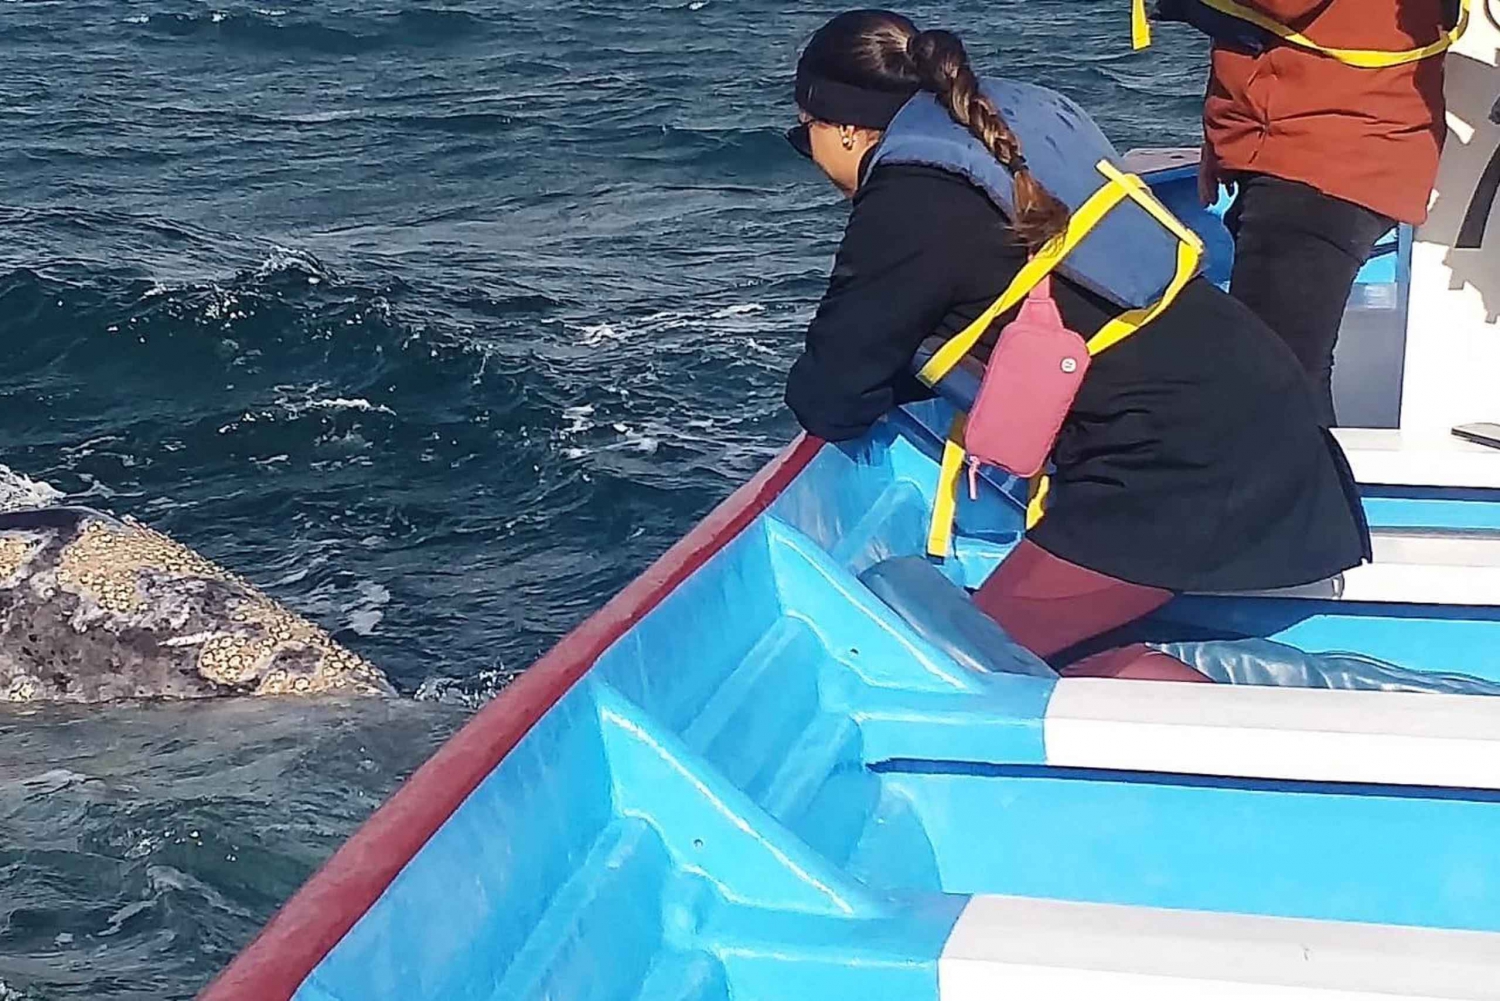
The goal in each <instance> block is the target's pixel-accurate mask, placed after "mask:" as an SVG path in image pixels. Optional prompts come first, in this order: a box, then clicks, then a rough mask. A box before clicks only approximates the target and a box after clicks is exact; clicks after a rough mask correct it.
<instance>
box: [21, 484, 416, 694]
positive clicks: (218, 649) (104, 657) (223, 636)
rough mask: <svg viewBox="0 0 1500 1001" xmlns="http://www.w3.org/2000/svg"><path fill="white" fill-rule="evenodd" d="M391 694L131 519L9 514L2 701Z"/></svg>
mask: <svg viewBox="0 0 1500 1001" xmlns="http://www.w3.org/2000/svg"><path fill="white" fill-rule="evenodd" d="M321 693H344V694H381V695H390V694H394V689H393V688H392V687H391V684H390V682H389V681H388V680H387V679H386V677H385V675H384V674H383V673H382V672H381V671H380V670H379V669H378V668H376V667H375V666H374V665H373V664H371V663H370V662H369V661H367V660H365V659H364V658H362V657H360V656H358V655H356V654H354V653H351V652H350V651H348V650H346V649H345V648H343V647H342V646H340V645H339V644H337V643H335V642H334V641H333V639H332V637H330V636H329V635H328V633H327V632H325V631H324V630H322V629H320V628H318V627H317V626H315V625H313V624H312V623H310V622H308V621H307V620H306V619H303V618H301V617H300V616H297V615H295V614H293V613H292V612H290V611H288V610H287V609H286V608H285V607H283V606H282V605H280V604H279V603H277V602H276V601H274V600H272V599H271V598H268V597H267V596H266V595H265V594H263V593H262V592H261V591H259V590H258V589H256V588H255V587H254V586H253V585H252V584H250V583H249V582H248V581H246V580H244V579H243V578H241V577H239V576H237V575H235V574H232V573H230V572H229V571H227V570H224V569H223V568H222V567H219V566H218V565H217V564H215V563H213V562H212V561H210V560H207V559H205V558H204V557H202V556H200V555H198V554H197V553H195V552H193V551H192V550H191V549H188V548H187V547H186V546H183V545H181V544H180V543H177V542H174V541H173V540H171V539H170V538H168V537H167V536H165V535H163V534H161V533H160V532H157V531H154V530H152V529H150V528H147V527H146V526H145V525H142V524H140V523H139V522H136V521H134V520H131V519H128V518H126V519H120V518H115V517H112V516H110V515H107V514H104V513H102V512H99V511H95V510H92V509H90V508H83V507H47V508H36V509H31V510H21V511H8V512H0V701H4V700H9V701H11V702H105V701H109V700H113V699H130V698H177V699H189V698H212V697H216V696H225V695H295V694H308V695H311V694H321Z"/></svg>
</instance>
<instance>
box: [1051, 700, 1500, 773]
mask: <svg viewBox="0 0 1500 1001" xmlns="http://www.w3.org/2000/svg"><path fill="white" fill-rule="evenodd" d="M1043 740H1044V743H1045V746H1046V761H1047V764H1048V765H1052V766H1057V767H1062V768H1105V769H1113V770H1123V771H1145V772H1174V773H1180V774H1190V775H1217V776H1229V777H1239V778H1252V779H1283V780H1292V781H1307V782H1352V783H1366V782H1373V783H1382V784H1390V785H1414V786H1446V787H1455V788H1470V789H1500V699H1497V698H1492V697H1487V696H1482V695H1438V694H1429V693H1421V694H1415V693H1407V692H1379V691H1337V690H1330V689H1312V688H1270V687H1265V688H1262V687H1253V686H1243V685H1195V684H1190V683H1185V682H1164V681H1121V680H1118V679H1113V678H1109V679H1101V678H1064V679H1062V680H1061V681H1059V682H1058V683H1057V688H1056V690H1055V691H1054V692H1053V695H1052V698H1051V701H1050V702H1049V703H1048V705H1047V713H1046V717H1045V719H1044V721H1043Z"/></svg>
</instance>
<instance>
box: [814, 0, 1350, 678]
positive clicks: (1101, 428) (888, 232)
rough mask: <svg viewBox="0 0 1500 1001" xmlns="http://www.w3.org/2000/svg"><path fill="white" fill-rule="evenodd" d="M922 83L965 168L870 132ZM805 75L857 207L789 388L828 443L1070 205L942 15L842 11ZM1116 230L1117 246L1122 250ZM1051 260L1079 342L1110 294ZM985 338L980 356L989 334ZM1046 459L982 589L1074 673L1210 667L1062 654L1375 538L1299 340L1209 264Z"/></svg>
mask: <svg viewBox="0 0 1500 1001" xmlns="http://www.w3.org/2000/svg"><path fill="white" fill-rule="evenodd" d="M986 86H988V85H986ZM920 91H926V92H929V93H930V94H932V95H934V96H935V98H936V100H937V101H938V102H939V103H940V104H941V106H942V107H943V108H944V109H946V111H947V113H948V115H950V116H951V119H952V120H953V121H954V122H957V123H958V124H960V125H962V126H965V127H966V129H967V132H965V131H964V130H963V129H959V130H955V131H956V132H957V135H958V136H959V141H960V143H962V144H966V145H964V148H963V149H960V150H958V152H957V153H956V154H954V155H956V156H958V157H959V158H960V159H962V158H964V157H971V158H972V157H978V158H983V159H970V160H968V161H967V162H968V163H969V164H970V167H969V168H967V169H961V168H960V167H959V166H958V165H957V163H955V164H942V163H939V162H933V163H924V162H918V163H912V162H891V160H889V159H882V155H881V153H880V150H879V144H880V142H881V140H882V137H883V135H884V134H885V133H886V132H887V131H888V129H889V127H890V125H891V122H892V120H893V119H894V118H895V116H896V114H897V112H898V111H900V110H901V109H902V108H903V106H904V105H906V104H907V102H908V100H909V99H912V98H913V97H914V96H915V95H917V94H918V92H920ZM1027 92H1030V93H1046V94H1050V92H1043V91H1041V90H1040V89H1039V88H1030V90H1029V91H1027ZM796 94H797V104H798V112H799V121H800V123H801V124H799V126H798V127H797V128H795V129H793V130H791V131H790V132H789V133H788V138H789V139H790V140H791V141H792V143H793V145H794V146H796V147H797V148H798V149H799V151H801V152H802V153H803V154H804V155H807V156H810V157H811V158H812V159H813V160H814V161H815V162H816V163H817V164H818V166H819V167H820V168H821V169H822V170H823V171H824V173H826V174H827V175H828V177H829V178H830V179H831V180H832V181H833V182H834V184H835V185H837V186H838V188H839V189H840V190H841V191H843V192H844V193H845V194H846V195H847V196H849V197H850V198H851V199H852V202H853V211H852V214H851V216H850V219H849V223H848V226H847V229H846V231H845V233H844V238H843V242H842V244H841V246H840V248H839V251H838V257H837V260H836V263H835V265H834V269H833V275H832V277H831V279H830V282H829V286H828V290H827V292H826V294H825V295H824V297H823V301H822V303H821V305H820V306H819V308H818V311H817V314H816V316H815V318H814V319H813V322H812V324H811V326H810V328H809V329H808V332H807V342H806V347H805V350H804V351H803V353H802V355H801V357H800V358H798V360H797V362H796V363H795V365H794V366H793V367H792V371H791V374H790V377H789V379H788V384H787V391H786V398H787V402H788V404H789V405H790V406H791V408H792V410H793V411H794V412H795V413H796V415H797V417H798V419H799V420H800V421H801V423H802V425H803V426H804V427H805V428H806V429H807V430H808V431H809V432H811V433H812V434H814V435H817V436H819V437H822V438H826V439H829V440H833V441H841V440H847V439H853V438H858V437H860V436H862V435H864V434H865V433H866V432H867V431H868V430H869V429H870V427H871V425H872V424H873V423H874V422H875V421H876V420H878V419H879V418H880V417H881V416H882V415H883V414H885V413H886V412H888V411H890V410H891V409H893V408H894V407H896V406H898V405H900V404H901V403H903V402H906V401H910V400H913V399H917V398H919V397H921V396H923V395H925V393H926V390H925V389H924V387H923V386H922V384H920V383H919V382H918V381H917V380H916V379H915V378H914V377H913V376H912V375H911V374H910V367H911V363H912V359H913V357H914V355H915V354H916V352H917V349H918V347H919V346H920V345H921V343H922V341H923V340H924V339H925V338H927V337H929V336H931V335H933V334H938V335H941V336H944V337H948V336H952V335H953V334H955V333H956V332H957V331H959V330H961V329H963V328H965V327H967V326H968V325H969V324H970V323H972V322H973V321H974V320H975V319H976V318H977V317H979V316H980V315H981V314H982V313H983V312H984V311H985V310H986V308H987V307H989V306H990V305H991V304H992V303H993V302H995V300H996V299H997V297H998V296H999V295H1000V293H1001V292H1002V291H1003V290H1004V289H1006V287H1007V286H1008V285H1009V284H1010V283H1011V281H1012V279H1014V278H1015V277H1016V275H1017V273H1018V271H1019V270H1020V269H1021V268H1022V266H1023V265H1024V264H1025V263H1026V261H1027V260H1028V257H1029V256H1030V254H1031V252H1032V251H1034V250H1036V249H1038V248H1040V247H1041V246H1042V245H1044V244H1045V243H1046V242H1047V241H1048V240H1049V239H1050V238H1051V237H1053V236H1054V235H1056V234H1057V233H1058V232H1060V231H1061V230H1062V229H1063V228H1064V227H1065V226H1066V224H1067V220H1068V210H1067V208H1066V207H1065V206H1064V205H1063V204H1062V203H1060V202H1059V201H1058V200H1057V199H1056V198H1055V197H1053V195H1052V194H1051V193H1049V191H1048V189H1047V187H1046V186H1045V185H1044V183H1043V179H1041V178H1039V177H1037V176H1034V172H1033V171H1032V170H1030V169H1028V167H1027V162H1026V159H1025V157H1026V155H1027V149H1026V148H1025V143H1024V141H1023V140H1022V138H1020V137H1018V136H1017V134H1016V133H1015V132H1014V131H1013V130H1012V128H1011V127H1010V125H1009V124H1008V123H1007V121H1006V120H1005V118H1003V117H1002V115H1001V114H1000V112H999V111H998V110H997V108H996V107H995V106H994V104H993V103H992V102H991V101H990V100H989V99H988V98H986V97H985V96H984V94H982V93H981V91H980V81H979V80H978V79H977V78H976V76H975V74H974V72H973V70H972V69H971V68H970V66H969V63H968V58H967V55H966V53H965V51H964V47H963V45H962V43H961V42H960V41H959V39H958V38H957V37H956V36H955V35H953V34H951V33H949V32H946V31H922V32H919V31H917V29H916V28H915V27H914V26H913V25H912V23H911V22H910V21H909V20H907V19H906V18H905V17H902V16H900V15H898V14H894V13H891V12H888V11H850V12H847V13H845V14H841V15H839V16H838V17H835V18H834V19H833V20H832V21H830V22H829V23H828V24H826V25H825V26H824V27H823V28H821V29H819V31H818V32H817V33H816V34H815V35H814V36H813V38H812V39H811V41H810V42H809V43H808V45H807V47H806V49H805V50H804V51H803V53H802V55H801V58H800V60H799V61H798V65H797V85H796ZM1052 96H1054V97H1056V95H1052ZM1069 107H1070V108H1073V106H1071V105H1069ZM1070 114H1075V115H1076V114H1080V113H1079V112H1077V111H1076V109H1075V110H1072V111H1070ZM1089 127H1090V128H1092V127H1093V126H1092V123H1089ZM889 131H891V133H892V137H894V135H895V133H896V132H897V131H899V129H889ZM888 138H890V137H888ZM1044 145H1045V144H1044ZM885 148H886V150H887V151H889V149H890V144H889V143H887V145H886V147H885ZM1045 152H1046V151H1045V150H1042V149H1040V148H1038V149H1037V150H1034V151H1033V155H1034V156H1037V157H1040V156H1042V155H1043V154H1044V153H1045ZM990 158H992V160H991V159H990ZM937 159H938V160H941V158H940V157H939V158H937ZM876 160H881V162H879V163H876V162H875V161H876ZM992 161H998V163H999V164H1001V165H1003V166H1004V168H1005V169H1006V171H1007V172H1008V174H1009V176H1010V177H1011V178H1012V179H1013V209H1012V214H1013V216H1014V218H1007V217H1006V216H1005V215H1004V214H1002V212H1001V211H1000V209H999V208H998V207H997V205H996V203H995V201H994V200H992V198H991V197H990V196H988V195H987V194H986V192H985V191H982V190H981V188H980V187H979V186H978V184H977V182H976V181H973V180H971V179H970V178H971V177H975V176H977V174H978V173H979V172H980V171H978V167H980V166H981V165H983V164H990V165H991V166H992V165H993V163H992ZM1079 166H1080V167H1081V169H1084V170H1092V169H1093V168H1094V165H1093V163H1087V164H1082V165H1079ZM1106 249H1107V250H1109V251H1110V254H1109V259H1115V260H1119V259H1122V258H1123V259H1128V258H1129V257H1130V256H1131V255H1132V253H1133V248H1131V247H1120V248H1118V253H1116V252H1115V250H1114V248H1106ZM1094 277H1098V278H1100V281H1099V282H1096V283H1094V287H1093V288H1090V287H1086V284H1087V282H1088V280H1089V279H1091V278H1094ZM1055 278H1056V280H1055V281H1054V286H1053V287H1054V290H1055V296H1056V299H1057V302H1058V305H1059V307H1060V309H1061V313H1062V316H1063V319H1064V320H1065V321H1066V323H1067V325H1068V327H1070V328H1071V329H1073V330H1075V331H1077V332H1079V333H1080V334H1082V335H1084V336H1085V337H1087V336H1089V335H1091V334H1093V333H1094V332H1095V331H1098V330H1099V329H1100V328H1101V327H1103V326H1104V325H1105V324H1106V323H1108V322H1109V321H1111V320H1112V319H1113V318H1115V317H1116V316H1118V315H1119V314H1121V313H1122V311H1123V309H1122V307H1121V306H1119V305H1118V304H1117V303H1116V302H1114V301H1112V300H1111V299H1110V298H1107V297H1106V296H1104V295H1101V294H1099V292H1098V291H1097V288H1099V287H1101V286H1108V285H1109V280H1110V276H1108V275H1103V276H1092V275H1088V274H1084V273H1081V272H1078V271H1077V270H1076V269H1075V270H1074V271H1073V273H1072V274H1059V275H1057V276H1055ZM1014 315H1015V312H1014V311H1011V312H1009V313H1006V314H1004V315H1002V316H1001V317H1000V318H999V320H998V321H997V322H996V323H995V324H994V325H993V327H992V331H998V330H999V329H1001V327H1003V325H1004V324H1005V323H1007V322H1009V321H1010V320H1011V319H1012V318H1013V317H1014ZM976 353H978V354H980V355H982V356H987V354H988V348H987V347H986V345H985V342H981V345H980V347H979V348H978V349H977V352H976ZM1052 461H1053V466H1054V473H1053V476H1052V487H1051V493H1050V496H1049V498H1048V504H1047V509H1046V516H1045V518H1044V519H1043V520H1042V522H1041V523H1040V524H1039V525H1038V526H1036V527H1035V528H1034V529H1033V530H1032V531H1030V532H1029V533H1028V535H1027V538H1026V540H1025V541H1024V542H1022V543H1021V545H1020V546H1019V547H1018V548H1017V549H1016V551H1015V552H1014V553H1013V554H1012V555H1011V556H1010V557H1009V558H1008V559H1006V561H1005V562H1004V563H1003V564H1002V565H1001V566H1000V568H999V569H998V570H997V571H996V572H995V573H994V574H993V575H992V576H991V577H990V579H989V580H988V581H986V582H985V584H984V585H983V586H982V587H981V588H980V589H979V591H978V592H977V593H976V595H975V602H976V603H977V604H978V606H979V607H980V608H982V609H984V611H986V612H987V613H989V614H990V615H991V616H993V617H994V618H995V619H996V620H997V621H998V622H999V623H1000V624H1001V625H1002V626H1004V627H1005V628H1006V629H1007V630H1008V631H1009V632H1010V634H1011V635H1012V636H1013V637H1014V638H1015V639H1016V640H1018V641H1019V642H1021V643H1022V644H1024V645H1025V646H1027V647H1028V648H1030V649H1031V650H1033V651H1034V652H1036V653H1037V654H1039V655H1041V656H1043V657H1047V658H1049V659H1052V660H1053V661H1054V663H1055V664H1059V665H1062V666H1064V668H1065V673H1066V672H1068V671H1071V672H1072V673H1087V674H1098V675H1108V676H1133V677H1171V678H1179V679H1182V680H1204V679H1203V678H1202V676H1201V675H1198V674H1197V673H1196V672H1194V671H1191V670H1190V669H1188V668H1187V667H1186V666H1185V665H1182V664H1180V663H1178V662H1176V661H1173V660H1171V659H1170V658H1165V657H1162V656H1161V655H1153V654H1151V653H1150V652H1149V651H1148V650H1146V649H1145V648H1144V647H1126V648H1122V649H1119V650H1112V651H1107V652H1105V653H1103V654H1096V655H1093V656H1090V657H1088V658H1085V659H1084V660H1082V661H1079V662H1076V663H1073V664H1072V665H1071V666H1070V665H1068V659H1069V655H1070V651H1072V650H1073V649H1075V648H1076V647H1078V646H1079V645H1080V644H1083V643H1085V641H1088V640H1090V639H1092V638H1094V637H1098V636H1100V635H1102V634H1104V633H1106V632H1108V631H1109V630H1111V629H1113V628H1115V627H1117V626H1121V625H1123V624H1125V623H1128V622H1130V621H1133V620H1134V619H1136V618H1139V617H1141V616H1144V615H1146V614H1148V613H1150V612H1152V611H1154V610H1155V609H1156V608H1158V607H1160V606H1161V605H1163V604H1165V603H1166V602H1167V601H1168V600H1170V598H1171V597H1172V595H1173V594H1174V593H1175V592H1181V591H1207V590H1213V591H1236V590H1253V589H1263V588H1273V587H1283V586H1294V585H1298V584H1304V583H1309V582H1312V581H1315V580H1320V579H1324V578H1327V577H1330V576H1332V575H1334V574H1337V573H1339V572H1341V571H1343V570H1346V569H1348V568H1350V567H1352V566H1355V565H1357V564H1358V563H1360V562H1361V561H1362V560H1363V559H1365V558H1367V557H1368V553H1369V539H1368V532H1367V530H1366V528H1365V525H1364V521H1363V517H1362V515H1361V513H1360V509H1359V506H1358V500H1357V495H1356V492H1355V487H1354V484H1353V481H1352V478H1351V476H1350V473H1349V470H1348V465H1347V463H1346V462H1345V461H1344V458H1343V455H1342V453H1341V452H1339V450H1338V446H1337V445H1336V444H1335V443H1334V442H1333V440H1332V438H1331V436H1330V435H1328V433H1327V432H1326V431H1325V430H1323V428H1322V427H1321V426H1320V424H1319V420H1318V413H1317V407H1316V404H1315V402H1314V399H1313V396H1312V394H1311V392H1310V390H1309V388H1308V384H1307V381H1306V379H1305V377H1304V376H1303V374H1302V371H1301V368H1300V366H1299V365H1298V363H1297V359H1296V358H1295V357H1294V356H1293V355H1292V353H1291V352H1290V350H1289V349H1288V348H1287V347H1286V345H1285V344H1283V343H1282V342H1281V341H1280V340H1279V339H1278V338H1277V337H1276V336H1275V335H1274V334H1273V333H1272V332H1271V331H1270V330H1269V329H1268V328H1267V327H1266V326H1265V324H1264V323H1262V322H1261V321H1260V320H1259V319H1257V318H1256V317H1255V315H1254V314H1253V313H1252V312H1251V311H1250V310H1249V309H1248V308H1247V307H1245V306H1244V305H1243V304H1241V303H1239V302H1238V301H1236V300H1234V299H1231V298H1230V297H1229V296H1228V295H1226V294H1224V293H1223V292H1221V291H1219V290H1218V289H1217V288H1216V287H1214V286H1213V285H1212V284H1211V283H1209V282H1208V281H1206V280H1204V279H1202V278H1195V279H1193V280H1192V281H1191V282H1189V283H1188V284H1187V285H1186V286H1185V287H1184V288H1183V289H1182V291H1181V293H1180V294H1179V295H1178V296H1177V298H1176V300H1175V302H1173V303H1172V305H1170V306H1169V307H1168V308H1167V309H1166V310H1165V311H1164V312H1163V313H1162V314H1161V315H1160V316H1159V317H1157V318H1156V319H1155V320H1154V321H1152V322H1151V323H1149V324H1148V325H1146V326H1145V327H1144V328H1142V329H1141V331H1140V332H1139V333H1138V334H1136V335H1135V336H1132V337H1129V338H1128V339H1126V340H1124V341H1122V342H1120V343H1118V344H1117V345H1115V346H1114V347H1113V348H1111V349H1110V350H1108V351H1106V352H1104V353H1103V354H1101V355H1099V356H1098V357H1097V358H1096V359H1095V360H1094V362H1093V364H1092V367H1091V368H1089V370H1088V374H1087V376H1086V378H1085V379H1084V381H1083V384H1082V388H1081V390H1080V391H1079V394H1078V396H1077V398H1076V400H1075V402H1074V405H1073V407H1072V409H1071V411H1070V412H1069V414H1068V417H1067V419H1066V421H1065V423H1064V426H1063V429H1062V432H1061V434H1060V436H1059V437H1058V440H1057V444H1056V447H1055V449H1054V451H1053V455H1052Z"/></svg>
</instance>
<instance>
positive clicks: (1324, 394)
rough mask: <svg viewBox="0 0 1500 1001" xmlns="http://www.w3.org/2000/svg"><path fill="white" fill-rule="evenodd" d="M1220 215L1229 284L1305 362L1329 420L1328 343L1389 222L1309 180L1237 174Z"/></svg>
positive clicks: (1335, 338)
mask: <svg viewBox="0 0 1500 1001" xmlns="http://www.w3.org/2000/svg"><path fill="white" fill-rule="evenodd" d="M1236 180H1237V181H1238V184H1239V197H1238V198H1237V199H1236V200H1235V203H1234V207H1233V208H1231V209H1230V210H1229V214H1228V216H1226V217H1225V220H1224V221H1225V223H1226V224H1227V225H1228V226H1229V231H1230V232H1231V233H1233V234H1234V272H1233V274H1232V276H1231V277H1230V282H1229V291H1230V294H1232V295H1233V296H1234V297H1235V298H1237V299H1239V300H1240V301H1241V302H1243V303H1244V304H1245V305H1247V306H1249V307H1250V308H1251V309H1253V310H1254V311H1255V312H1256V313H1257V314H1258V315H1259V316H1260V318H1261V319H1263V320H1265V321H1266V323H1267V324H1268V325H1269V326H1270V327H1271V329H1272V330H1274V331H1276V333H1278V334H1280V335H1281V338H1282V340H1284V341H1286V342H1287V344H1289V345H1291V348H1292V351H1294V352H1295V353H1296V355H1297V358H1298V359H1299V360H1300V361H1301V362H1302V367H1303V368H1304V369H1306V370H1307V374H1308V377H1309V378H1310V379H1311V380H1312V382H1313V388H1314V390H1315V391H1316V393H1317V396H1318V406H1319V408H1320V410H1321V412H1322V414H1323V418H1324V421H1325V422H1326V423H1327V424H1329V425H1330V426H1331V425H1332V424H1333V423H1334V413H1333V348H1334V344H1336V343H1337V341H1338V336H1339V326H1340V325H1341V324H1342V322H1343V319H1344V307H1345V306H1346V305H1347V304H1348V302H1349V293H1350V292H1351V291H1352V290H1353V288H1354V278H1355V276H1356V275H1358V274H1359V269H1360V268H1361V267H1362V266H1363V265H1364V263H1365V261H1366V260H1368V259H1369V256H1370V251H1371V250H1372V249H1374V247H1375V241H1376V240H1379V239H1380V238H1381V237H1382V236H1384V235H1385V234H1386V233H1388V232H1390V229H1391V227H1392V226H1393V225H1394V223H1393V222H1392V221H1391V220H1390V219H1387V218H1386V217H1385V216H1383V215H1380V214H1379V213H1378V212H1372V211H1371V210H1369V209H1367V208H1364V207H1363V206H1360V205H1355V204H1354V203H1353V202H1346V201H1344V200H1343V199H1342V198H1334V197H1333V196H1332V195H1325V194H1323V193H1322V192H1321V191H1319V190H1318V189H1316V188H1314V187H1311V186H1310V185H1306V184H1302V183H1301V182H1299V181H1287V180H1283V179H1282V178H1279V177H1270V176H1268V175H1266V174H1240V175H1239V176H1238V177H1237V179H1236Z"/></svg>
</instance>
